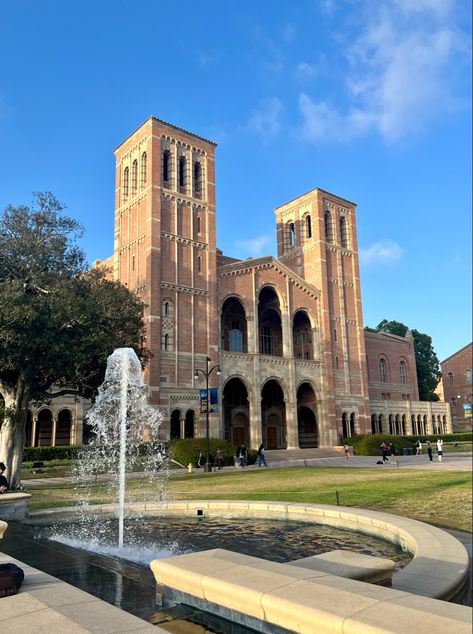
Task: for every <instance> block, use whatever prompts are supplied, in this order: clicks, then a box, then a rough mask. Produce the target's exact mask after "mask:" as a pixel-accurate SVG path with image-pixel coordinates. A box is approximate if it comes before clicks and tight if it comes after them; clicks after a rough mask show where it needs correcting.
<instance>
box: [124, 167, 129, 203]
mask: <svg viewBox="0 0 473 634" xmlns="http://www.w3.org/2000/svg"><path fill="white" fill-rule="evenodd" d="M129 183H130V170H129V169H128V167H125V169H124V170H123V198H128V187H129Z"/></svg>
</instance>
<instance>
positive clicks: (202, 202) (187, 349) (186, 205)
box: [113, 117, 218, 433]
mask: <svg viewBox="0 0 473 634" xmlns="http://www.w3.org/2000/svg"><path fill="white" fill-rule="evenodd" d="M215 147H216V145H215V143H213V142H212V141H208V140H206V139H203V138H201V137H199V136H197V135H195V134H191V133H190V132H186V131H185V130H182V129H180V128H178V127H176V126H173V125H171V124H169V123H165V122H164V121H160V120H159V119H156V118H155V117H149V118H148V119H147V120H146V121H145V122H144V123H143V124H142V125H141V126H140V127H139V128H138V129H137V130H135V131H134V132H133V133H132V134H131V135H130V136H129V137H128V138H127V139H125V140H124V141H123V143H121V144H120V145H119V146H118V147H117V148H116V149H115V157H116V188H115V242H114V256H113V269H114V277H115V279H118V280H120V281H121V282H122V283H123V284H126V285H127V286H128V288H129V289H130V290H133V291H135V292H136V293H137V294H138V295H139V297H140V298H141V299H142V300H143V302H144V304H145V306H146V312H145V319H146V328H147V341H146V345H147V347H148V348H149V349H150V350H151V353H152V357H151V361H150V363H149V365H148V367H147V369H146V376H145V381H146V383H147V384H148V385H149V390H150V394H149V398H150V402H151V403H153V404H156V405H160V406H161V407H163V409H164V410H165V411H166V412H169V411H170V409H171V408H172V406H173V404H176V403H181V402H185V401H186V400H187V402H188V404H189V403H191V402H192V401H195V400H196V398H197V397H196V394H197V387H198V386H196V385H194V378H193V377H194V370H195V365H196V366H197V367H205V360H206V357H207V356H210V357H211V360H212V361H213V362H215V363H216V362H217V358H218V325H217V313H218V311H217V310H216V306H217V296H216V269H217V266H216V235H215V177H214V152H215ZM194 364H195V365H194ZM166 419H167V421H168V418H167V417H166ZM168 423H169V421H168ZM167 431H168V433H169V429H167Z"/></svg>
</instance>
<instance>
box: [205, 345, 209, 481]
mask: <svg viewBox="0 0 473 634" xmlns="http://www.w3.org/2000/svg"><path fill="white" fill-rule="evenodd" d="M209 361H210V359H209V357H207V367H206V372H205V383H206V388H207V394H206V395H207V408H206V412H205V452H206V460H205V471H206V472H207V473H208V472H209V470H210V469H209V467H210V451H209V409H210V403H209V374H210V372H209Z"/></svg>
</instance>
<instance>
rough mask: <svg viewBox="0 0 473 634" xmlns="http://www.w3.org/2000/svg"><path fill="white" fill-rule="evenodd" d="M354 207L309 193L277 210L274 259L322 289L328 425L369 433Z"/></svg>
mask: <svg viewBox="0 0 473 634" xmlns="http://www.w3.org/2000/svg"><path fill="white" fill-rule="evenodd" d="M355 207H356V205H355V203H353V202H351V201H349V200H345V199H344V198H341V197H339V196H336V195H334V194H331V193H329V192H326V191H324V190H323V189H319V188H316V189H313V190H311V191H309V192H307V193H306V194H303V195H302V196H299V197H298V198H296V199H294V200H292V201H290V202H288V203H286V204H285V205H282V206H280V207H278V208H276V210H275V214H276V224H277V244H278V258H279V259H280V260H281V262H283V263H284V264H285V265H286V266H288V267H289V268H291V269H292V270H293V271H295V272H296V273H297V274H298V275H300V276H301V277H302V278H304V279H305V280H306V281H307V282H308V283H309V284H311V285H312V286H314V287H315V288H317V289H318V290H320V301H321V323H320V330H321V345H322V354H323V362H324V373H323V375H324V381H325V383H326V384H325V386H324V393H325V394H326V395H327V411H328V424H329V427H330V429H331V430H333V431H336V430H338V429H339V426H338V425H337V421H339V420H342V421H343V433H344V434H345V435H350V434H352V433H364V432H367V431H369V429H370V418H369V396H368V378H367V368H366V354H365V343H364V333H363V316H362V309H361V289H360V273H359V264H358V246H357V239H356V220H355Z"/></svg>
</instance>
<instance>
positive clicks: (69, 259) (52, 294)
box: [0, 193, 148, 488]
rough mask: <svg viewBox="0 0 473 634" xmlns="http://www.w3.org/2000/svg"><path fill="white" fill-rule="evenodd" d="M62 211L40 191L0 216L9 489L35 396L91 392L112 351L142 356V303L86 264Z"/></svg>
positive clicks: (1, 387)
mask: <svg viewBox="0 0 473 634" xmlns="http://www.w3.org/2000/svg"><path fill="white" fill-rule="evenodd" d="M63 210H64V206H63V205H61V204H60V203H59V202H58V201H57V200H56V198H55V197H54V196H53V195H52V194H51V193H40V194H35V201H34V204H33V206H32V207H31V208H30V207H26V206H19V207H12V206H8V207H6V208H5V210H4V212H3V215H2V216H1V217H0V395H1V396H2V397H3V401H4V402H3V414H4V420H3V424H2V425H1V429H0V460H1V461H3V462H5V464H6V466H7V474H8V477H9V481H10V487H11V488H17V487H18V485H19V483H20V467H21V461H22V457H23V449H24V444H25V428H26V417H27V411H28V405H29V404H30V403H31V402H34V401H48V400H50V399H53V398H57V397H59V396H62V395H63V394H65V393H73V394H78V395H82V396H85V397H91V396H92V395H93V394H94V391H95V389H96V388H97V386H98V385H99V384H100V383H101V382H102V380H103V375H104V370H105V367H106V361H107V357H108V355H109V354H111V352H112V351H113V350H114V349H115V348H117V347H132V348H134V350H135V351H136V353H137V354H138V356H139V358H140V360H141V361H143V362H146V360H147V358H148V352H147V351H146V349H145V348H144V323H143V316H142V315H143V305H142V303H141V301H140V300H139V299H138V298H137V297H136V296H135V295H134V294H132V293H131V292H130V291H129V290H128V289H127V288H126V287H124V286H123V285H121V284H119V283H118V282H115V281H111V280H108V279H106V272H105V271H104V270H99V269H88V268H87V266H86V260H85V256H84V253H83V252H82V250H81V249H80V248H79V247H78V246H77V245H76V244H75V239H76V238H77V237H78V236H79V235H81V232H82V228H81V226H80V225H79V224H78V223H77V222H76V221H75V220H73V219H72V218H68V217H66V216H63V215H62V212H63ZM53 386H54V389H53ZM0 401H1V399H0Z"/></svg>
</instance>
